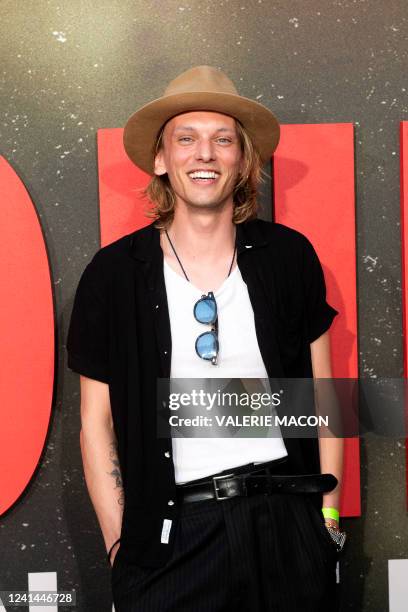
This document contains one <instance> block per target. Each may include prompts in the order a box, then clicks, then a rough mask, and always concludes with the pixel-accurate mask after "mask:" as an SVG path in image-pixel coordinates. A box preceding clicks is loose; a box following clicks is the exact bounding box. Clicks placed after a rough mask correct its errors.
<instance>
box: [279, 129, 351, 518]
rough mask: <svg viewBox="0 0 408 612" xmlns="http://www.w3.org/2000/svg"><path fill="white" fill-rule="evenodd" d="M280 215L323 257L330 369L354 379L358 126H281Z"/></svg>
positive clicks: (347, 486) (345, 510) (347, 480)
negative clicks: (330, 311) (330, 317)
mask: <svg viewBox="0 0 408 612" xmlns="http://www.w3.org/2000/svg"><path fill="white" fill-rule="evenodd" d="M274 202H275V210H274V213H275V221H277V222H279V223H283V224H285V225H288V226H290V227H293V228H295V229H297V230H299V231H301V232H302V233H303V234H305V235H306V236H307V237H308V238H309V239H310V241H311V242H312V244H313V246H314V247H315V249H316V251H317V253H318V255H319V258H320V261H321V262H322V265H323V269H324V273H325V278H326V284H327V296H328V302H329V303H330V304H331V305H332V306H333V307H334V308H336V309H337V310H338V311H339V313H340V315H339V316H337V317H336V318H335V320H334V323H333V325H332V327H331V338H332V358H333V375H334V377H336V378H357V377H358V357H357V300H356V240H355V198H354V135H353V125H352V124H348V123H344V124H319V125H283V126H282V135H281V141H280V144H279V147H278V149H277V151H276V153H275V155H274ZM359 465H360V456H359V441H358V439H348V440H346V455H345V463H344V487H343V496H342V504H341V514H342V516H359V515H360V513H361V504H360V472H359Z"/></svg>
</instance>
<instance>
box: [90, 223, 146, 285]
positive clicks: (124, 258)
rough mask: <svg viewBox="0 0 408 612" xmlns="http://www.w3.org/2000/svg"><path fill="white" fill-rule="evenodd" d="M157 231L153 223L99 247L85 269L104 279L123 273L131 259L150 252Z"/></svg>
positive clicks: (129, 264)
mask: <svg viewBox="0 0 408 612" xmlns="http://www.w3.org/2000/svg"><path fill="white" fill-rule="evenodd" d="M156 233H157V230H156V229H155V228H154V226H153V223H151V224H149V225H147V226H145V227H142V228H141V229H138V230H135V231H134V232H131V233H130V234H126V235H125V236H122V237H121V238H118V239H117V240H115V241H113V242H111V243H109V244H107V245H105V246H104V247H101V248H100V249H99V250H98V251H97V252H96V253H95V254H94V256H93V257H92V260H91V261H90V262H89V264H88V266H87V268H90V269H92V271H93V273H94V274H95V275H96V276H98V275H102V276H104V277H105V278H106V277H107V276H109V275H110V274H112V273H113V274H114V273H115V272H116V273H117V272H124V271H125V270H126V269H127V268H128V267H129V266H131V264H132V261H133V257H134V256H135V255H136V257H137V254H138V253H139V252H140V253H142V254H143V253H146V252H150V250H151V248H152V247H153V242H154V237H155V234H156Z"/></svg>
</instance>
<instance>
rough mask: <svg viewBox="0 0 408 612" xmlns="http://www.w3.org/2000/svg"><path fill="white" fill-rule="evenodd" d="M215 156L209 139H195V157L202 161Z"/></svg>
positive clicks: (209, 159)
mask: <svg viewBox="0 0 408 612" xmlns="http://www.w3.org/2000/svg"><path fill="white" fill-rule="evenodd" d="M214 158H215V147H214V145H213V143H212V142H211V140H210V139H207V138H200V139H199V140H198V141H197V147H196V159H199V160H201V161H204V162H209V161H212V160H213V159H214Z"/></svg>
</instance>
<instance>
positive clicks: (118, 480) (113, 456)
mask: <svg viewBox="0 0 408 612" xmlns="http://www.w3.org/2000/svg"><path fill="white" fill-rule="evenodd" d="M110 446H111V450H110V452H109V459H110V460H111V462H112V463H113V465H114V468H113V470H112V471H111V472H108V474H109V475H110V476H112V477H113V478H114V479H115V489H119V498H118V504H119V505H120V506H123V503H124V492H123V483H122V475H121V473H120V465H119V459H118V453H117V450H116V443H115V442H111V444H110Z"/></svg>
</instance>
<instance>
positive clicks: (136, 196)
mask: <svg viewBox="0 0 408 612" xmlns="http://www.w3.org/2000/svg"><path fill="white" fill-rule="evenodd" d="M97 139H98V171H99V206H100V223H101V244H102V246H105V245H106V244H110V243H111V242H113V241H114V240H117V239H118V238H120V237H121V236H124V235H125V234H130V233H131V232H134V231H135V230H137V229H140V228H142V227H144V226H145V225H148V224H149V223H151V222H152V219H148V218H147V217H146V216H145V214H144V210H146V209H148V208H149V202H148V200H146V198H144V197H143V194H142V190H143V189H144V187H146V185H147V184H148V182H149V179H150V177H149V175H148V174H146V173H145V172H143V171H142V170H139V168H138V167H137V166H135V165H134V164H133V163H132V162H131V161H130V159H129V158H128V156H127V155H126V153H125V149H124V148H123V143H122V139H123V129H122V128H111V129H103V130H98V135H97Z"/></svg>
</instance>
